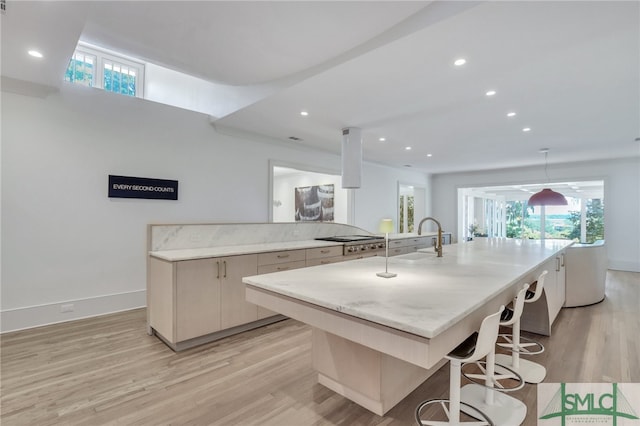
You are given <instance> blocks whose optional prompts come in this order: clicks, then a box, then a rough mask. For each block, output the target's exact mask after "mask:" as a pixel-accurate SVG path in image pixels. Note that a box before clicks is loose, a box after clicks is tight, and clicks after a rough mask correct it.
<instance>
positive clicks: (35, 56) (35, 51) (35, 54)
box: [27, 50, 42, 58]
mask: <svg viewBox="0 0 640 426" xmlns="http://www.w3.org/2000/svg"><path fill="white" fill-rule="evenodd" d="M27 53H28V54H29V55H31V56H33V57H34V58H42V53H40V52H38V51H37V50H30V51H28V52H27Z"/></svg>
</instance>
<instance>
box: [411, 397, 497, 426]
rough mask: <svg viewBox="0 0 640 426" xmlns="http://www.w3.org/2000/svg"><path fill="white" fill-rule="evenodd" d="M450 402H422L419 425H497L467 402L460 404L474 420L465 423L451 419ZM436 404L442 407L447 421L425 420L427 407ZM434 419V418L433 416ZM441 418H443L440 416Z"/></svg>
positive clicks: (417, 415) (418, 417) (439, 400)
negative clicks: (423, 417) (424, 413)
mask: <svg viewBox="0 0 640 426" xmlns="http://www.w3.org/2000/svg"><path fill="white" fill-rule="evenodd" d="M449 402H450V400H448V399H430V400H428V401H424V402H421V403H420V404H419V405H418V408H416V421H417V422H418V424H419V425H424V426H436V425H443V424H448V423H451V424H456V425H478V426H495V424H494V423H493V422H492V421H491V419H489V417H487V415H486V414H484V413H483V412H482V411H480V410H478V409H477V408H475V407H474V406H472V405H470V404H467V403H466V402H460V406H461V408H462V409H463V410H464V413H466V415H467V416H469V417H471V418H472V419H473V420H469V421H463V420H460V419H451V417H450V409H449V407H448V406H447V404H448V403H449ZM434 404H439V405H440V406H441V407H442V411H443V412H444V416H446V419H447V420H446V421H445V420H435V419H434V420H431V419H429V420H423V419H422V416H423V411H424V410H425V408H426V407H428V406H430V405H434ZM432 417H433V416H432ZM439 417H443V416H442V415H440V416H439Z"/></svg>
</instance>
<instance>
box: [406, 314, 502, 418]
mask: <svg viewBox="0 0 640 426" xmlns="http://www.w3.org/2000/svg"><path fill="white" fill-rule="evenodd" d="M503 310H504V306H500V309H499V310H498V312H496V313H495V314H491V315H489V316H487V317H486V318H485V319H484V320H483V321H482V324H481V325H480V330H479V331H478V332H475V333H473V334H472V335H471V336H469V337H468V338H467V339H466V340H465V341H464V342H462V343H461V344H460V345H458V346H457V347H456V348H455V349H454V350H453V351H451V352H449V354H447V356H446V357H445V358H446V359H448V360H449V365H450V373H449V398H450V399H431V400H428V401H424V402H422V403H420V405H418V407H417V408H416V421H417V422H418V424H419V425H424V426H433V425H472V424H473V425H489V426H495V425H494V423H493V422H492V421H491V420H490V419H489V418H488V417H487V415H486V414H484V413H483V412H482V411H480V410H478V409H477V408H476V407H474V406H473V405H471V404H469V403H467V402H462V401H461V399H460V373H461V368H462V363H464V362H474V361H477V360H479V359H481V358H483V357H485V356H486V355H487V354H489V353H492V352H493V353H495V352H494V351H495V344H496V340H497V338H498V330H499V327H500V314H501V313H502V311H503ZM447 403H448V405H449V406H448V408H447V405H446V404H447ZM434 404H440V406H441V407H442V409H443V411H444V414H445V416H446V417H447V421H442V420H422V418H421V417H422V415H423V412H424V410H425V408H426V407H428V406H430V405H434ZM461 408H462V410H463V411H464V412H465V413H467V414H468V415H469V416H471V417H473V418H474V419H475V420H471V421H461V420H460V411H461Z"/></svg>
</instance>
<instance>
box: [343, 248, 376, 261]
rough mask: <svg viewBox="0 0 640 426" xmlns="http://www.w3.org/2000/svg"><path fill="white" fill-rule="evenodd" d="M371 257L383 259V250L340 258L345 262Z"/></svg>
mask: <svg viewBox="0 0 640 426" xmlns="http://www.w3.org/2000/svg"><path fill="white" fill-rule="evenodd" d="M373 256H382V257H384V250H381V251H379V252H377V253H372V252H365V253H359V254H351V255H349V256H342V261H343V262H344V261H347V260H357V259H364V258H365V257H373Z"/></svg>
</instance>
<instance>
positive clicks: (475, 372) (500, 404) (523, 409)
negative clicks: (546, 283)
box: [460, 284, 529, 426]
mask: <svg viewBox="0 0 640 426" xmlns="http://www.w3.org/2000/svg"><path fill="white" fill-rule="evenodd" d="M528 288H529V285H528V284H525V285H524V286H523V287H522V289H521V290H520V291H519V292H518V294H517V296H516V298H515V300H514V303H513V308H506V309H505V310H503V311H502V313H501V315H500V319H501V321H500V325H510V324H512V323H513V322H514V321H518V320H519V317H520V315H521V314H522V310H523V307H524V301H525V298H526V294H527V291H528ZM465 370H466V371H465ZM470 370H472V371H470ZM461 372H462V375H463V376H464V377H466V378H467V379H469V380H471V381H472V382H473V384H470V385H467V386H464V387H463V388H462V389H461V391H460V397H461V400H462V401H464V402H466V403H468V404H470V405H473V407H474V408H476V409H478V410H481V411H482V412H483V413H485V414H486V415H487V417H489V419H491V421H492V422H493V423H494V424H495V425H497V426H516V425H519V424H522V422H523V421H524V419H525V417H526V415H527V406H526V405H525V404H524V403H523V402H522V401H519V400H517V399H516V398H513V397H511V396H508V395H505V394H504V392H512V391H517V390H519V389H522V388H523V387H524V384H525V381H524V379H523V378H522V377H521V376H520V374H518V372H517V371H515V370H514V369H512V368H509V367H508V366H505V365H501V363H498V362H497V355H496V353H495V348H493V350H492V351H491V352H489V353H488V354H487V358H486V362H485V361H481V360H476V361H473V362H467V363H465V364H463V365H462V368H461ZM496 391H499V392H496ZM463 411H464V409H463Z"/></svg>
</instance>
